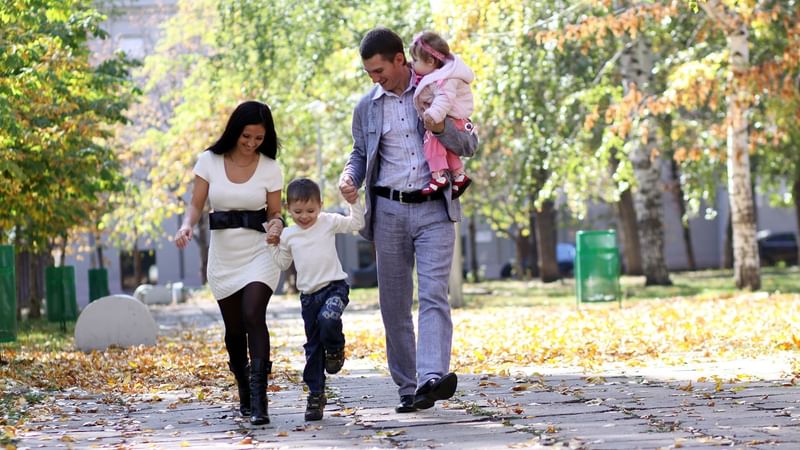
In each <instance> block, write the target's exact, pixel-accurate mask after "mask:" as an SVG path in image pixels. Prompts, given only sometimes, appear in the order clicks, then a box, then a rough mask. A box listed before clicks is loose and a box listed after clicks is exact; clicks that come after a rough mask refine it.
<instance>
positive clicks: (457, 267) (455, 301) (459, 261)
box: [449, 222, 464, 308]
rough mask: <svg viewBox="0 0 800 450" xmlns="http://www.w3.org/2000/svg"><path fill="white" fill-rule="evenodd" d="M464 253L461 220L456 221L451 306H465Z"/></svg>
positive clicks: (451, 278)
mask: <svg viewBox="0 0 800 450" xmlns="http://www.w3.org/2000/svg"><path fill="white" fill-rule="evenodd" d="M463 267H464V255H463V254H462V252H461V222H456V241H455V242H454V243H453V264H451V265H450V283H449V285H450V306H452V307H453V308H462V307H464V272H463Z"/></svg>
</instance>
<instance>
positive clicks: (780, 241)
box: [756, 230, 797, 265]
mask: <svg viewBox="0 0 800 450" xmlns="http://www.w3.org/2000/svg"><path fill="white" fill-rule="evenodd" d="M756 239H757V240H758V256H759V258H760V259H761V263H762V264H764V265H774V264H776V263H778V262H779V261H783V262H784V263H786V264H797V238H796V237H795V235H794V233H792V232H778V233H774V232H772V231H770V230H762V231H759V232H758V233H757V234H756Z"/></svg>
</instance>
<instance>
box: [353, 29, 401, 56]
mask: <svg viewBox="0 0 800 450" xmlns="http://www.w3.org/2000/svg"><path fill="white" fill-rule="evenodd" d="M404 48H405V47H404V46H403V39H402V38H400V36H398V35H397V33H395V32H394V31H392V30H390V29H388V28H383V27H378V28H373V29H371V30H369V31H368V32H367V34H366V35H364V38H363V39H361V46H360V47H359V48H358V51H359V52H360V53H361V59H363V60H367V59H370V58H372V57H373V56H375V55H381V56H382V57H383V59H385V60H387V61H392V60H394V55H396V54H398V53H402V54H403V58H404V59H405V50H404Z"/></svg>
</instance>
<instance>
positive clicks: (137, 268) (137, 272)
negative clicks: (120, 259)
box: [131, 236, 142, 289]
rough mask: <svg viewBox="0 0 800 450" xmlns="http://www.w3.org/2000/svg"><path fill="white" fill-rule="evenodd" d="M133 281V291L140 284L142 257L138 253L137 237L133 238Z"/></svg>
mask: <svg viewBox="0 0 800 450" xmlns="http://www.w3.org/2000/svg"><path fill="white" fill-rule="evenodd" d="M132 251H133V253H132V255H131V256H133V279H134V283H133V284H134V285H135V286H134V289H136V288H137V287H139V285H140V284H142V255H141V254H140V253H139V239H138V237H137V236H134V237H133V250H132Z"/></svg>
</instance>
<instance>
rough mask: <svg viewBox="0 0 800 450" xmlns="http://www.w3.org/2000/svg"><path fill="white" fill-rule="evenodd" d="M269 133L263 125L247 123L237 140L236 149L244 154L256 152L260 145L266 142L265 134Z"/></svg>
mask: <svg viewBox="0 0 800 450" xmlns="http://www.w3.org/2000/svg"><path fill="white" fill-rule="evenodd" d="M266 134H267V130H266V128H264V126H263V125H259V124H255V125H246V126H245V127H244V129H243V130H242V134H240V135H239V140H238V141H236V151H237V152H240V153H244V154H252V153H255V152H256V150H257V149H258V147H259V146H260V145H261V143H262V142H264V135H266Z"/></svg>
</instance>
